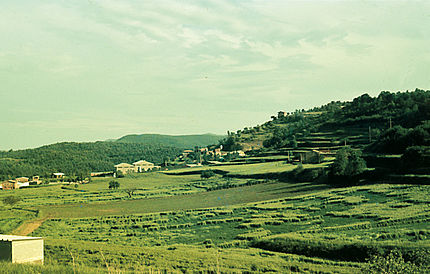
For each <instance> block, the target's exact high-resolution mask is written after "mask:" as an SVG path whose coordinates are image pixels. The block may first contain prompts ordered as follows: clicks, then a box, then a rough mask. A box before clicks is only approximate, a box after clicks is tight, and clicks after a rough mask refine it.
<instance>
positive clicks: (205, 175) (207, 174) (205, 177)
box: [200, 169, 215, 179]
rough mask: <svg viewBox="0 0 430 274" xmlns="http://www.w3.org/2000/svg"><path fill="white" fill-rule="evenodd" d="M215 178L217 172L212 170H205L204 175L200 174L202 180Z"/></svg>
mask: <svg viewBox="0 0 430 274" xmlns="http://www.w3.org/2000/svg"><path fill="white" fill-rule="evenodd" d="M213 176H215V172H213V171H212V170H210V169H208V170H203V171H202V173H201V174H200V178H202V179H209V178H210V177H213Z"/></svg>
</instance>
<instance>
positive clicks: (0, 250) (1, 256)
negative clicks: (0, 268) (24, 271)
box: [0, 241, 12, 262]
mask: <svg viewBox="0 0 430 274" xmlns="http://www.w3.org/2000/svg"><path fill="white" fill-rule="evenodd" d="M0 260H2V261H8V262H11V261H12V242H10V241H0Z"/></svg>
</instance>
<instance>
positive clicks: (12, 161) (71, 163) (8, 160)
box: [0, 142, 181, 180]
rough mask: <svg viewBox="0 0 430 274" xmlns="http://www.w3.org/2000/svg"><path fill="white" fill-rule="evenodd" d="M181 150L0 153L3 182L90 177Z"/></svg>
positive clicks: (113, 146) (94, 147)
mask: <svg viewBox="0 0 430 274" xmlns="http://www.w3.org/2000/svg"><path fill="white" fill-rule="evenodd" d="M180 152H181V149H180V148H176V147H171V146H164V145H144V144H133V143H116V142H95V143H74V142H66V143H57V144H53V145H47V146H42V147H39V148H35V149H24V150H17V151H12V150H11V151H0V179H1V180H4V179H8V178H14V177H17V176H32V175H41V176H44V177H48V176H50V174H51V173H53V172H63V173H66V174H68V175H80V176H81V175H87V174H89V173H90V172H91V171H111V170H113V166H114V165H115V164H118V163H121V162H126V163H133V162H135V161H138V160H141V159H144V160H147V161H150V162H154V163H162V162H163V161H164V160H165V159H167V158H174V157H175V156H176V155H178V154H179V153H180Z"/></svg>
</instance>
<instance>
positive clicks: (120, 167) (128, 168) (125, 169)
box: [115, 163, 134, 174]
mask: <svg viewBox="0 0 430 274" xmlns="http://www.w3.org/2000/svg"><path fill="white" fill-rule="evenodd" d="M115 171H116V172H121V173H122V174H127V173H130V172H134V166H133V165H130V164H127V163H121V164H117V165H115Z"/></svg>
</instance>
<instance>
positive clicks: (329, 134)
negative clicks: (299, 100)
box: [224, 89, 430, 153]
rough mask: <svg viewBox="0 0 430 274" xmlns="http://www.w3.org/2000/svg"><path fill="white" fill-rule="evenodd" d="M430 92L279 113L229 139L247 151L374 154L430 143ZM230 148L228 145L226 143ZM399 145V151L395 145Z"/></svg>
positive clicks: (361, 98) (366, 98)
mask: <svg viewBox="0 0 430 274" xmlns="http://www.w3.org/2000/svg"><path fill="white" fill-rule="evenodd" d="M429 120H430V91H429V90H427V91H425V90H420V89H416V90H415V91H413V92H397V93H392V92H388V91H383V92H381V93H380V94H379V95H378V96H376V97H371V96H369V95H368V94H363V95H361V96H359V97H357V98H355V99H353V100H352V101H350V102H340V101H336V102H335V101H332V102H330V103H328V104H326V105H323V106H320V107H315V108H313V109H309V110H296V111H293V112H291V113H285V115H284V114H283V113H281V114H278V115H277V116H272V119H271V120H270V121H268V122H266V123H264V124H262V125H257V126H255V127H251V128H244V129H243V130H238V131H237V132H232V133H230V134H229V137H228V138H226V139H225V140H224V143H226V144H229V146H231V144H238V145H240V146H241V147H243V149H244V150H253V149H254V150H255V149H261V151H260V152H262V151H265V150H277V151H279V150H282V149H293V148H304V149H310V148H312V149H325V150H333V151H336V149H337V148H339V147H341V146H344V145H345V144H347V145H352V146H354V147H357V148H362V149H366V150H367V151H369V152H372V151H378V152H380V153H393V152H394V153H403V152H404V151H405V150H406V149H407V148H408V147H411V146H429V145H430V137H429V136H430V135H429V129H430V126H429V124H428V121H429ZM227 147H228V146H227ZM394 148H397V149H394Z"/></svg>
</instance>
